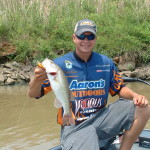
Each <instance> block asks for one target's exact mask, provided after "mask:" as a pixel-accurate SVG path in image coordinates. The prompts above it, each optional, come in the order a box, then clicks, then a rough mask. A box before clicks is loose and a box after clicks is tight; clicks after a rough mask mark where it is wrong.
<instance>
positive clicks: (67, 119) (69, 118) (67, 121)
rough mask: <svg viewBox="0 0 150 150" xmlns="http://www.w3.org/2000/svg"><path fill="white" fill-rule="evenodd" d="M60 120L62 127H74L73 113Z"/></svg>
mask: <svg viewBox="0 0 150 150" xmlns="http://www.w3.org/2000/svg"><path fill="white" fill-rule="evenodd" d="M62 120H63V125H65V124H70V125H75V116H74V114H73V112H72V113H71V116H70V115H65V114H64V115H63V118H62Z"/></svg>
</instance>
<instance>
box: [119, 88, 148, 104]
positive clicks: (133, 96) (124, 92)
mask: <svg viewBox="0 0 150 150" xmlns="http://www.w3.org/2000/svg"><path fill="white" fill-rule="evenodd" d="M118 95H119V97H122V98H125V99H128V100H133V101H134V104H135V105H136V106H139V107H146V106H147V105H148V100H147V98H146V97H145V96H143V95H140V94H137V93H135V92H134V91H132V90H131V89H129V88H128V87H123V88H122V89H121V90H120V92H119V93H118Z"/></svg>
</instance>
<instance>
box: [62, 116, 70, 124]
mask: <svg viewBox="0 0 150 150" xmlns="http://www.w3.org/2000/svg"><path fill="white" fill-rule="evenodd" d="M69 117H70V115H66V114H64V115H63V118H62V121H63V125H65V124H69Z"/></svg>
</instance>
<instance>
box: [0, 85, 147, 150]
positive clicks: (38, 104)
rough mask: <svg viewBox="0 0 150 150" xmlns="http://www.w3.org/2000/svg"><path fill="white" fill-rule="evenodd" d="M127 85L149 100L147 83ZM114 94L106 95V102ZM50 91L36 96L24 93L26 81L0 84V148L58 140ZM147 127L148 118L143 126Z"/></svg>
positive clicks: (40, 147) (37, 149)
mask: <svg viewBox="0 0 150 150" xmlns="http://www.w3.org/2000/svg"><path fill="white" fill-rule="evenodd" d="M128 87H130V88H131V89H133V90H134V91H136V92H138V93H140V94H143V95H145V96H147V97H148V99H149V100H150V93H149V91H150V86H147V85H145V84H143V83H129V84H128ZM116 99H117V96H115V97H113V98H112V97H110V102H113V101H114V100H116ZM53 101H54V94H53V93H52V92H51V93H48V94H47V95H45V96H44V97H42V98H41V99H39V100H36V99H31V98H29V97H28V95H27V85H17V86H2V87H0V150H48V149H50V148H52V147H53V146H56V145H57V144H59V136H60V126H59V125H58V124H57V122H56V116H57V109H55V108H54V106H53ZM145 128H148V129H150V121H149V122H148V123H147V125H146V127H145Z"/></svg>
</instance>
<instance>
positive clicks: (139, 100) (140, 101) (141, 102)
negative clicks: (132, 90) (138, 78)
mask: <svg viewBox="0 0 150 150" xmlns="http://www.w3.org/2000/svg"><path fill="white" fill-rule="evenodd" d="M133 101H134V104H135V105H136V106H139V107H146V106H148V99H147V98H146V97H145V96H143V95H139V94H135V95H134V96H133Z"/></svg>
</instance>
